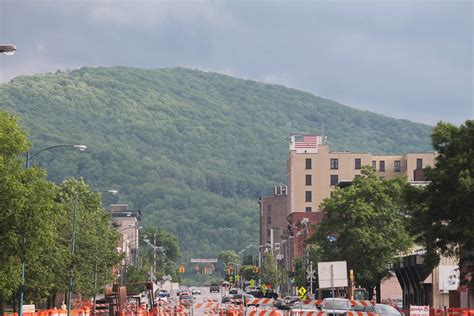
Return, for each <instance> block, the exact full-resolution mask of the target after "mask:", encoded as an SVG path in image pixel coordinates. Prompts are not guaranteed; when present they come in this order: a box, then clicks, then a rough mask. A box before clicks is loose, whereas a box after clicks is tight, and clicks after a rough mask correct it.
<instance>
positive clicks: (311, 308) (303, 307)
mask: <svg viewBox="0 0 474 316" xmlns="http://www.w3.org/2000/svg"><path fill="white" fill-rule="evenodd" d="M290 310H291V314H292V315H293V313H295V312H318V311H319V309H318V308H317V307H316V305H314V304H304V303H302V302H295V303H294V304H293V305H292V306H291V308H290Z"/></svg>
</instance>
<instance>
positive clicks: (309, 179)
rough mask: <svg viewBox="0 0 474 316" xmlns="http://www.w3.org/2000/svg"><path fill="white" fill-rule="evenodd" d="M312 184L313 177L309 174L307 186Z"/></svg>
mask: <svg viewBox="0 0 474 316" xmlns="http://www.w3.org/2000/svg"><path fill="white" fill-rule="evenodd" d="M311 182H312V179H311V175H310V174H307V175H306V185H311Z"/></svg>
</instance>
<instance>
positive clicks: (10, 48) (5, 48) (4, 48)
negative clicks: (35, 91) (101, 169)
mask: <svg viewBox="0 0 474 316" xmlns="http://www.w3.org/2000/svg"><path fill="white" fill-rule="evenodd" d="M15 50H16V47H15V45H0V53H8V52H14V51H15ZM59 147H66V148H73V149H79V151H84V150H86V148H87V146H86V145H67V144H60V145H54V146H49V147H46V148H43V149H41V150H39V151H37V152H35V153H34V154H30V151H27V152H26V163H25V167H26V169H28V168H30V161H31V160H32V159H33V158H34V157H36V156H37V155H39V154H40V153H42V152H44V151H47V150H50V149H54V148H59ZM24 242H25V238H23V243H24ZM24 286H25V260H24V258H22V262H21V276H20V306H19V308H18V315H19V316H23V296H24ZM68 316H69V315H68Z"/></svg>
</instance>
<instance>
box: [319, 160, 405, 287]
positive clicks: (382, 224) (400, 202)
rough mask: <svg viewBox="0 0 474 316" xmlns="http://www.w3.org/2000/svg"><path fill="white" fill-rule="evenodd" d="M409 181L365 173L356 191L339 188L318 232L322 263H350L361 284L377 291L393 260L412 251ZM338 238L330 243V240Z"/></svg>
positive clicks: (327, 205)
mask: <svg viewBox="0 0 474 316" xmlns="http://www.w3.org/2000/svg"><path fill="white" fill-rule="evenodd" d="M406 190H409V184H408V183H407V181H406V179H404V178H401V177H397V178H394V179H381V178H379V177H377V176H376V174H375V172H374V171H373V170H372V168H369V167H364V168H363V170H362V177H359V178H355V179H354V182H353V184H352V186H350V187H348V188H345V189H340V188H336V189H335V190H334V191H333V192H332V196H331V198H329V199H326V200H324V202H323V204H322V209H323V210H324V212H326V217H325V218H324V219H323V221H322V222H321V223H320V224H319V225H317V226H316V227H315V233H314V234H313V236H311V238H310V241H311V242H314V243H315V244H316V248H317V256H316V258H315V259H317V261H319V262H324V261H342V260H345V261H347V265H348V269H354V273H355V278H356V282H357V284H359V285H362V286H364V287H366V288H372V287H374V286H375V285H377V284H379V283H380V280H381V279H382V278H384V277H386V276H388V275H389V271H390V265H391V263H392V262H393V258H394V257H395V256H397V255H400V254H402V253H403V252H404V251H406V250H407V249H408V247H409V246H410V245H411V238H410V235H409V233H408V232H407V230H406V225H407V223H406V216H405V215H406V214H407V205H406V203H405V202H404V197H405V191H406ZM329 236H331V237H336V240H335V241H330V240H329V239H328V237H329Z"/></svg>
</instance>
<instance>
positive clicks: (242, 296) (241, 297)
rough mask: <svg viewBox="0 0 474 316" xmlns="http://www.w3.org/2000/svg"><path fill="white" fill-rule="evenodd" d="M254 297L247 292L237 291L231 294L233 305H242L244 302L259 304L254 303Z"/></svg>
mask: <svg viewBox="0 0 474 316" xmlns="http://www.w3.org/2000/svg"><path fill="white" fill-rule="evenodd" d="M254 299H255V296H253V295H250V294H247V293H239V294H234V296H232V302H233V303H234V304H235V305H242V304H244V305H245V306H255V307H258V306H259V304H254V303H253V302H252V301H253V300H254Z"/></svg>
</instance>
